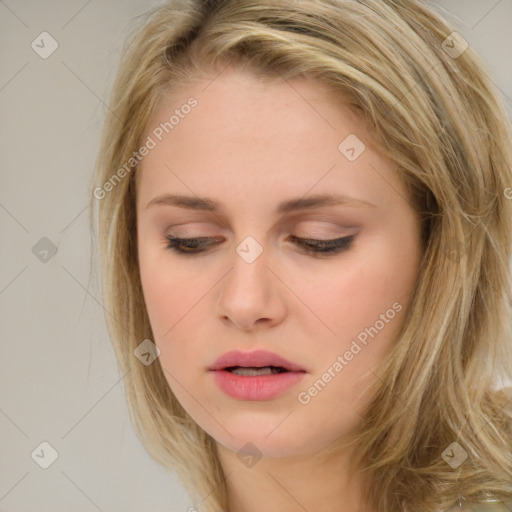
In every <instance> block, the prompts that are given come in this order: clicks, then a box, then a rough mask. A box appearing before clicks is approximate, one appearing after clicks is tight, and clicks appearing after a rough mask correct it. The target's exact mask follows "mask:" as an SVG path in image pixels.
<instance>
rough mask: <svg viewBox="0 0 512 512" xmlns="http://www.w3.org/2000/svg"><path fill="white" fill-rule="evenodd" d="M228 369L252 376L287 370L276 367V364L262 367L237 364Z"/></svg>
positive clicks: (231, 371) (236, 373)
mask: <svg viewBox="0 0 512 512" xmlns="http://www.w3.org/2000/svg"><path fill="white" fill-rule="evenodd" d="M228 371H229V372H230V373H234V374H235V375H242V376H244V377H252V376H255V375H273V374H275V373H282V372H283V371H285V370H283V369H279V368H275V367H274V366H264V367H262V368H255V367H242V366H237V367H236V368H234V369H228Z"/></svg>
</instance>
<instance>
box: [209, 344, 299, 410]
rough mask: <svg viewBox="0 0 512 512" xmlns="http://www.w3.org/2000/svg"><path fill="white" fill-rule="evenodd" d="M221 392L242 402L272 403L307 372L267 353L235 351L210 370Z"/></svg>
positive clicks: (226, 355)
mask: <svg viewBox="0 0 512 512" xmlns="http://www.w3.org/2000/svg"><path fill="white" fill-rule="evenodd" d="M209 370H210V371H211V372H213V374H214V375H213V377H214V381H215V383H216V384H217V386H219V388H220V389H221V391H223V392H224V393H225V394H227V395H228V396H230V397H231V398H235V399H238V400H253V401H254V400H270V399H272V398H275V397H277V396H279V395H281V394H283V393H284V392H285V391H286V390H288V389H289V388H291V387H292V386H294V385H295V384H296V383H297V382H299V381H300V380H301V379H302V378H303V377H304V375H305V374H306V370H305V369H303V368H301V367H300V366H298V365H297V364H295V363H292V362H290V361H288V360H287V359H285V358H283V357H281V356H279V355H277V354H274V353H273V352H267V351H266V350H254V351H252V352H241V351H231V352H227V353H225V354H223V355H222V356H221V357H219V358H218V359H217V361H215V363H214V364H213V365H212V366H211V367H210V368H209Z"/></svg>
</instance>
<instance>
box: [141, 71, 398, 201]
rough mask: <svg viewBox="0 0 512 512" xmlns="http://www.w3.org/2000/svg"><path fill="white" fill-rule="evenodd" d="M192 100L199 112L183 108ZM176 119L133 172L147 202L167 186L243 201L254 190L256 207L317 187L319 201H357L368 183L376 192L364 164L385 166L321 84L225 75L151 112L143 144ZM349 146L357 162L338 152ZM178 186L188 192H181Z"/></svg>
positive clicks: (174, 93) (353, 117) (353, 118)
mask: <svg viewBox="0 0 512 512" xmlns="http://www.w3.org/2000/svg"><path fill="white" fill-rule="evenodd" d="M191 97H193V98H194V99H195V100H196V101H197V105H196V106H195V107H194V108H193V109H189V108H187V109H182V107H183V105H186V104H187V101H188V100H189V98H191ZM180 109H182V110H180ZM185 111H186V112H187V113H185ZM173 115H174V117H175V118H176V120H175V121H178V122H177V124H175V125H173V126H172V128H170V129H169V130H168V132H169V133H165V132H164V133H163V134H162V140H161V141H158V140H157V141H156V142H157V144H156V147H155V148H154V149H152V150H151V151H150V153H149V154H148V155H147V156H146V157H145V158H144V159H143V161H142V162H141V164H140V165H139V169H138V171H137V173H136V175H137V180H138V182H142V184H143V186H142V188H141V191H142V192H143V193H145V195H147V194H149V193H156V192H157V189H158V188H159V187H160V184H161V185H163V184H164V183H165V184H168V185H169V188H171V189H172V188H174V187H175V185H177V186H178V187H179V188H181V189H182V190H181V191H187V188H188V191H187V192H188V193H190V191H191V190H192V191H194V190H195V191H198V192H199V190H200V189H201V192H204V191H205V190H206V189H208V191H210V192H211V193H209V194H207V195H215V194H214V193H213V192H215V191H216V192H219V194H222V193H225V192H226V191H229V192H230V193H231V194H237V193H238V194H242V195H244V194H245V195H246V196H247V193H248V191H251V194H252V195H254V194H258V193H259V194H260V196H261V198H263V197H270V196H272V192H273V191H275V190H276V189H275V188H273V187H272V185H275V186H276V187H277V186H279V187H282V186H283V184H286V186H287V191H288V192H289V193H288V194H287V195H290V196H297V195H304V194H306V193H307V191H308V189H309V188H311V187H314V186H315V184H320V183H321V185H322V187H323V188H324V190H322V191H320V190H315V192H326V191H328V190H329V189H330V188H331V187H333V186H338V187H339V186H340V183H341V184H342V185H343V187H342V191H343V193H346V194H352V195H355V196H357V195H358V194H359V195H360V194H361V192H362V190H363V189H365V188H366V189H371V188H372V183H373V186H375V185H376V186H379V184H378V179H377V180H376V179H375V178H376V175H375V171H372V170H371V168H370V167H369V166H368V165H369V164H370V165H371V164H373V165H376V166H377V167H382V166H383V165H387V166H388V167H389V166H390V163H389V162H383V160H382V159H381V158H379V155H377V153H376V152H375V151H374V150H373V143H372V139H371V134H370V133H369V132H368V131H367V130H366V128H365V126H364V123H363V121H362V119H361V118H360V117H359V116H358V115H357V114H356V113H355V112H354V111H353V110H352V109H350V108H348V107H347V106H344V105H343V103H342V101H341V100H340V99H339V98H336V97H334V95H333V93H332V92H331V91H330V90H329V88H328V87H327V86H326V85H325V84H323V83H321V82H318V81H312V80H307V79H305V78H296V79H293V80H283V79H281V78H278V79H275V80H272V81H269V80H267V79H265V80H260V79H259V78H258V77H256V76H254V75H253V74H251V73H249V72H247V71H244V70H240V69H235V68H233V69H229V68H228V69H226V70H224V71H223V72H222V73H221V74H220V75H218V76H214V77H202V78H198V79H197V81H195V82H191V83H189V84H188V85H187V87H182V88H179V89H176V90H171V91H170V92H169V93H168V94H167V95H166V96H165V97H163V98H162V100H161V102H160V104H159V106H158V108H157V109H156V110H155V112H154V113H153V115H152V117H151V119H150V121H149V123H148V125H147V128H146V132H145V137H147V136H153V138H155V137H154V135H153V134H154V131H155V129H158V127H165V126H166V123H167V127H168V128H169V120H170V119H171V117H172V116H173ZM178 117H179V119H178ZM160 131H162V129H161V128H160ZM347 139H348V140H352V141H353V140H355V141H359V142H360V143H361V144H363V145H364V146H365V149H364V153H363V154H362V156H361V157H360V158H359V159H358V160H356V161H349V160H348V159H347V157H346V156H344V155H343V154H342V153H341V152H340V144H342V143H343V142H344V141H345V140H347ZM356 149H357V148H356ZM333 169H335V170H336V171H335V172H331V171H332V170H333ZM143 176H146V178H144V179H143ZM178 177H183V178H186V183H181V184H179V183H177V181H178V180H179V178H178ZM356 177H357V178H358V180H355V178H356ZM381 181H382V180H381ZM157 182H158V184H157ZM262 183H264V184H265V186H261V184H262ZM184 187H185V188H184ZM212 191H213V192H212ZM370 191H371V190H370ZM146 193H147V194H146ZM203 195H204V194H203ZM364 199H366V200H368V201H371V202H374V201H372V198H371V197H368V196H366V197H365V198H364ZM373 199H375V198H373Z"/></svg>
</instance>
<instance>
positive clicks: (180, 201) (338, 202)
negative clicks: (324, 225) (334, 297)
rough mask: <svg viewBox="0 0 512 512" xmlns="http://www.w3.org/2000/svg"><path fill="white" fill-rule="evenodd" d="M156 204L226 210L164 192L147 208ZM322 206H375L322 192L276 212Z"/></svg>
mask: <svg viewBox="0 0 512 512" xmlns="http://www.w3.org/2000/svg"><path fill="white" fill-rule="evenodd" d="M156 205H168V206H178V207H180V208H187V209H189V210H201V211H207V212H213V213H221V212H223V211H224V210H223V208H222V206H221V205H220V204H219V203H217V202H216V201H214V200H213V199H210V198H207V197H192V196H184V195H173V194H162V195H159V196H157V197H155V198H154V199H152V200H151V201H150V202H149V203H148V205H147V206H146V209H148V208H149V207H150V206H156ZM320 206H352V207H355V208H361V207H364V208H375V205H374V204H372V203H369V202H368V201H364V200H362V199H356V198H355V197H349V196H344V195H335V194H320V195H315V196H309V197H300V198H297V199H288V200H287V201H283V202H282V203H280V204H279V205H278V207H277V209H276V212H277V213H278V214H283V213H287V212H290V211H298V210H307V209H310V208H317V207H320Z"/></svg>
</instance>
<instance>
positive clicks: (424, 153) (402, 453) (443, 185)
mask: <svg viewBox="0 0 512 512" xmlns="http://www.w3.org/2000/svg"><path fill="white" fill-rule="evenodd" d="M511 143H512V140H511V128H510V124H509V121H508V119H507V117H506V114H505V111H504V108H503V105H502V103H501V102H500V100H499V96H498V95H497V93H496V91H495V90H494V89H493V87H492V83H491V81H490V80H489V78H488V77H487V75H486V71H485V68H484V66H483V64H482V62H481V60H480V59H479V58H478V57H477V56H476V55H475V53H474V52H473V51H472V49H471V48H468V45H467V43H466V42H465V41H464V40H463V38H462V37H461V36H460V35H458V34H457V33H456V32H455V31H454V29H453V28H452V27H451V26H450V25H449V24H448V23H447V22H446V21H445V20H443V19H441V18H440V17H439V15H437V14H435V13H434V12H433V11H432V10H431V9H429V8H427V7H426V6H425V5H424V4H423V3H421V2H418V1H414V0H404V1H401V2H396V1H393V0H384V1H383V0H378V1H377V0H362V1H355V0H345V1H341V0H319V1H314V2H313V1H299V0H297V1H290V0H272V1H263V2H262V1H261V0H243V1H236V0H226V1H216V2H213V1H209V2H198V1H187V2H185V1H180V2H178V1H175V2H168V3H166V4H164V5H162V6H160V7H158V8H156V9H154V11H153V12H152V13H150V16H149V17H148V19H147V20H146V21H145V23H144V25H143V26H141V27H140V29H139V30H138V31H137V32H136V34H135V35H134V37H133V38H132V39H131V41H130V44H129V46H128V47H127V48H126V49H125V52H124V56H123V60H122V62H121V65H120V69H119V72H118V76H117V78H116V82H115V84H114V89H113V95H112V99H111V102H110V111H109V113H108V115H107V120H106V125H105V129H104V134H103V143H102V147H101V150H100V154H99V158H98V166H97V171H96V174H95V176H94V179H93V182H92V185H91V192H92V194H91V197H92V199H91V213H92V212H93V210H94V209H95V208H96V207H97V208H98V216H99V232H100V238H101V260H102V278H103V288H104V303H105V307H106V311H108V312H109V313H110V314H109V316H107V317H106V319H107V323H108V327H109V332H110V334H111V337H112V342H113V344H114V347H115V350H116V354H117V357H118V359H119V363H120V365H121V367H122V369H123V372H124V373H125V374H126V391H127V398H128V404H129V408H130V412H131V414H132V417H133V420H134V425H135V428H136V430H137V433H138V435H139V437H140V439H141V441H142V442H143V443H144V445H145V446H146V448H147V450H148V452H149V453H150V454H151V455H152V456H153V457H154V458H155V459H156V460H157V461H159V462H161V463H162V464H163V465H165V466H167V467H169V468H173V469H175V470H176V471H177V472H178V473H179V475H180V477H181V478H182V481H183V483H184V485H185V486H186V487H187V489H188V490H189V492H190V493H191V495H192V496H194V499H195V503H196V505H195V508H196V509H198V510H208V511H212V512H213V511H221V510H224V511H229V512H239V511H250V512H252V511H256V510H277V509H279V510H281V511H283V510H284V511H295V510H315V511H334V510H336V511H338V510H343V511H351V512H352V511H353V512H355V511H365V512H377V511H379V512H380V511H386V512H387V511H406V510H407V511H425V512H430V511H436V512H439V511H440V510H447V509H454V510H459V509H464V510H510V507H511V506H512V504H511V502H512V448H511V447H512V411H511V408H512V393H511V388H510V387H508V388H507V387H506V385H507V384H510V382H508V383H507V380H509V381H510V378H511V368H512V364H511V363H512V354H511V332H510V306H511V293H510V267H509V264H510V259H511V256H512V239H511V236H512V235H511V233H512V200H511V197H512V189H511V188H510V187H511V185H512V175H511V169H512V152H511V151H512V150H511V147H512V144H511ZM507 506H508V508H506V507H507ZM191 510H192V509H191Z"/></svg>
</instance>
